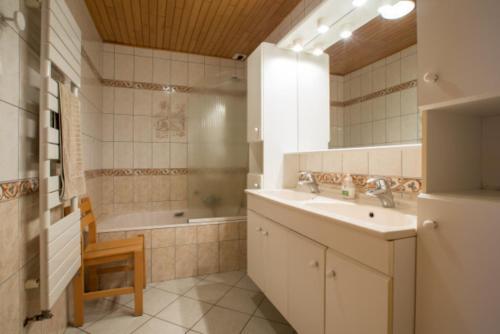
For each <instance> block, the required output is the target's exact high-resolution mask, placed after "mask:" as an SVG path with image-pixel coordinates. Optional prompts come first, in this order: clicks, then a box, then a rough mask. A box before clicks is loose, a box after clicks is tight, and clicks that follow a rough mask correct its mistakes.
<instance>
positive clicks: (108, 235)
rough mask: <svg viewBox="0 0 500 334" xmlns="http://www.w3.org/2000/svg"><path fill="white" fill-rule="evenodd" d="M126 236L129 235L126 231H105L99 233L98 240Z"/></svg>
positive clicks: (117, 238) (123, 237)
mask: <svg viewBox="0 0 500 334" xmlns="http://www.w3.org/2000/svg"><path fill="white" fill-rule="evenodd" d="M126 237H127V235H126V233H125V232H105V233H98V234H97V240H98V241H111V240H123V239H125V238H126Z"/></svg>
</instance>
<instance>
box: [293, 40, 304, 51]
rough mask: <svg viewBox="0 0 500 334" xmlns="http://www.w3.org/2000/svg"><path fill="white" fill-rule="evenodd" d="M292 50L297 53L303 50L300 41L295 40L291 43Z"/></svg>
mask: <svg viewBox="0 0 500 334" xmlns="http://www.w3.org/2000/svg"><path fill="white" fill-rule="evenodd" d="M292 50H293V51H294V52H297V53H298V52H302V51H303V50H304V46H303V45H302V43H301V41H300V40H298V39H297V40H295V41H294V42H293V46H292Z"/></svg>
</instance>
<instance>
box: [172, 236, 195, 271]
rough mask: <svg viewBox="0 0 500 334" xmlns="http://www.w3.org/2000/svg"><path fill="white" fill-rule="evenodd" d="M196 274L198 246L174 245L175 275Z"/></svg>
mask: <svg viewBox="0 0 500 334" xmlns="http://www.w3.org/2000/svg"><path fill="white" fill-rule="evenodd" d="M197 274H198V246H197V245H196V244H191V245H177V246H175V277H176V278H182V277H191V276H196V275H197Z"/></svg>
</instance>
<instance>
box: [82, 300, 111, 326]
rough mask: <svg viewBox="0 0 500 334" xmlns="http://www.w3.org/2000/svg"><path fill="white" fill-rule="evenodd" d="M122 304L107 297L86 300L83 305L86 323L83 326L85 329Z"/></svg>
mask: <svg viewBox="0 0 500 334" xmlns="http://www.w3.org/2000/svg"><path fill="white" fill-rule="evenodd" d="M119 307H120V306H119V305H118V304H114V303H112V302H111V301H109V300H106V299H96V300H89V301H86V302H85V304H84V306H83V319H84V321H85V322H84V324H83V326H82V327H81V328H83V329H85V328H87V327H89V326H90V325H92V324H93V323H94V322H96V321H97V320H99V319H102V318H104V317H105V316H106V315H108V314H110V313H111V312H114V311H116V310H117V309H118V308H119Z"/></svg>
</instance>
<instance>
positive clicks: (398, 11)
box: [378, 0, 415, 20]
mask: <svg viewBox="0 0 500 334" xmlns="http://www.w3.org/2000/svg"><path fill="white" fill-rule="evenodd" d="M413 9H415V2H414V1H412V0H400V1H391V3H387V4H385V5H383V6H381V7H379V9H378V12H379V13H380V15H382V17H383V18H384V19H387V20H397V19H399V18H402V17H403V16H406V15H408V14H409V13H410V12H411V11H412V10H413Z"/></svg>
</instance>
